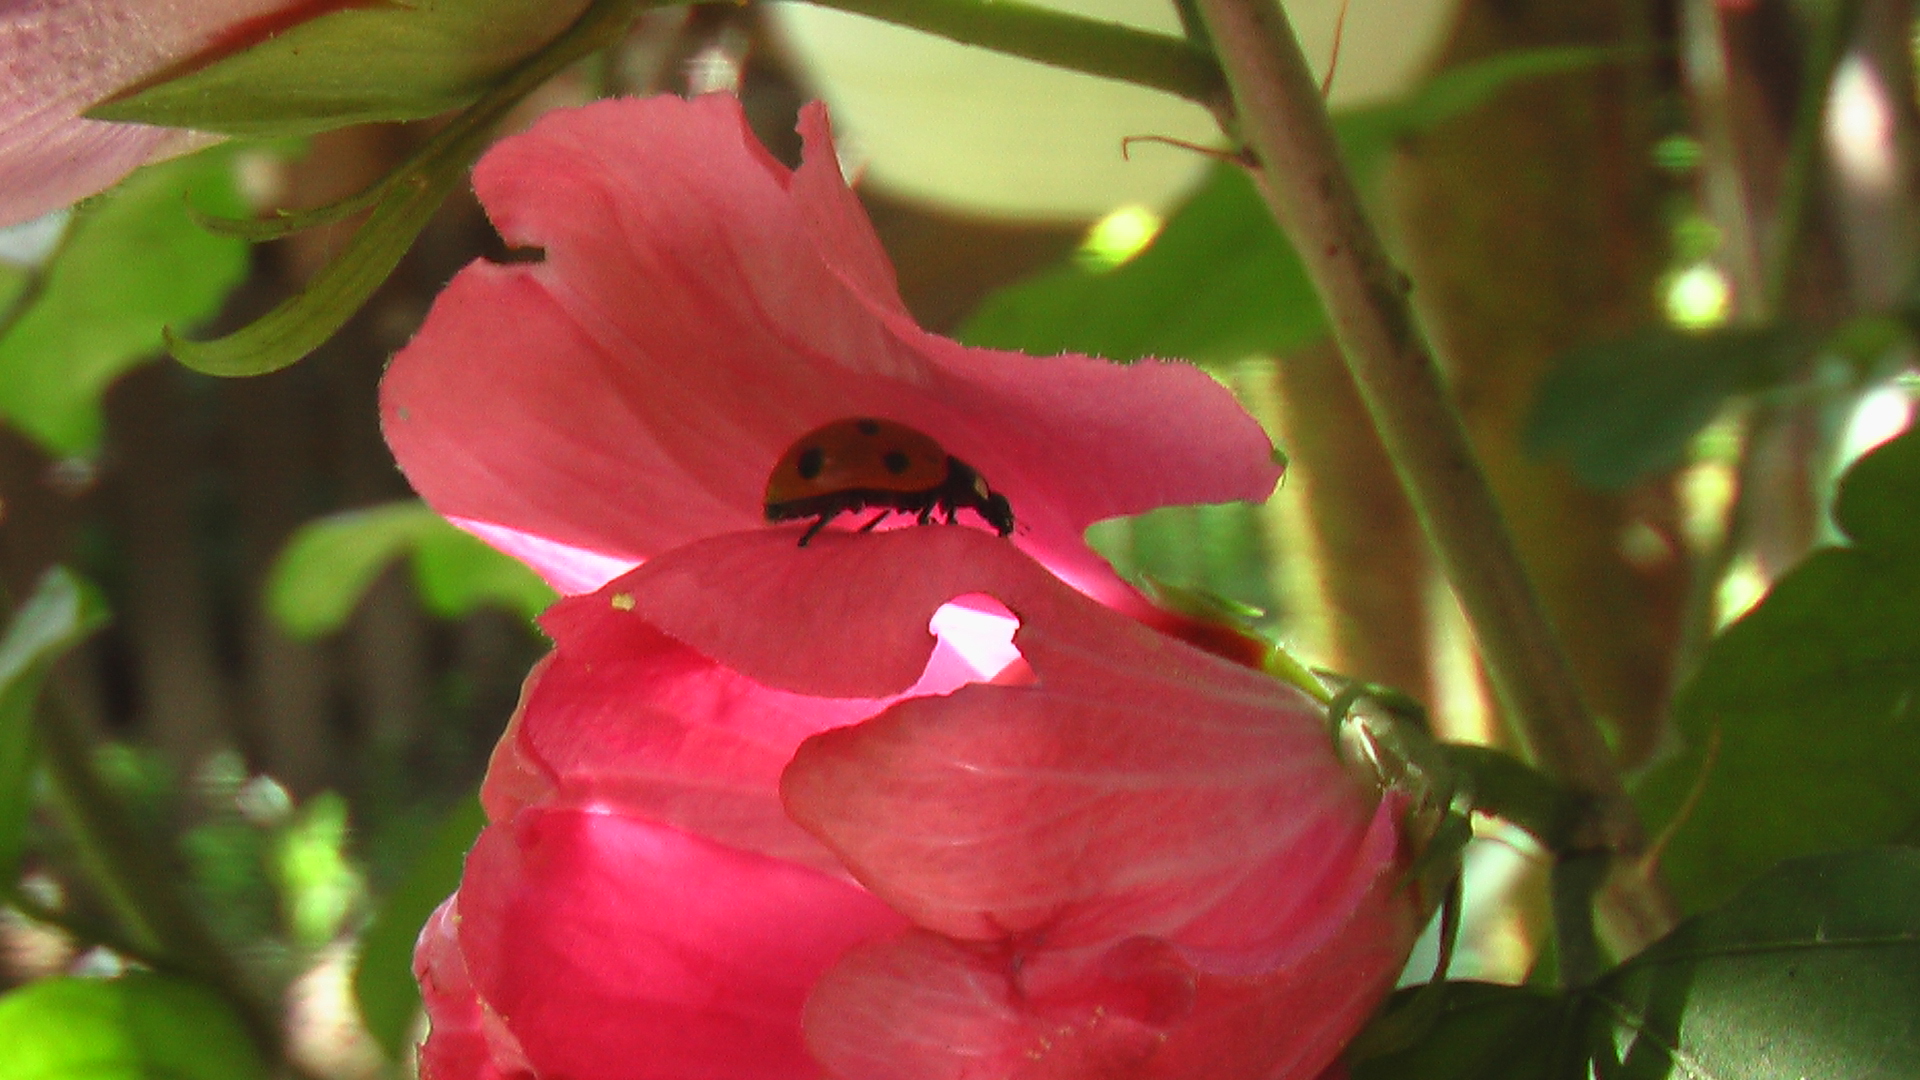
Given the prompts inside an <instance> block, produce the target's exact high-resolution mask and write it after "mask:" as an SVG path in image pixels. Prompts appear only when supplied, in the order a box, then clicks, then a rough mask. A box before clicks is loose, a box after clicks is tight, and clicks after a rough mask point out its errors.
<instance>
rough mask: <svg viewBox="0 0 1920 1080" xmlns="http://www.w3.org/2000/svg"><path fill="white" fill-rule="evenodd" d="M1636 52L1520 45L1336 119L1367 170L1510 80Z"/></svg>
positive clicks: (1355, 162)
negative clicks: (1401, 144) (1400, 144)
mask: <svg viewBox="0 0 1920 1080" xmlns="http://www.w3.org/2000/svg"><path fill="white" fill-rule="evenodd" d="M1635 55H1636V51H1635V50H1632V49H1623V48H1618V47H1613V46H1594V45H1558V46H1549V47H1546V48H1540V49H1517V50H1515V51H1513V52H1509V53H1503V54H1501V55H1499V56H1494V57H1491V58H1489V59H1486V60H1481V61H1477V62H1475V63H1471V64H1462V65H1460V66H1458V67H1454V68H1449V69H1448V70H1446V71H1443V72H1441V73H1439V74H1438V75H1435V76H1434V77H1433V78H1431V79H1428V80H1427V81H1426V82H1425V83H1422V84H1421V85H1420V86H1419V87H1418V88H1416V89H1415V90H1414V91H1413V93H1411V94H1408V95H1407V96H1406V97H1403V98H1401V99H1400V100H1398V101H1390V102H1386V103H1384V104H1381V105H1373V106H1368V107H1366V108H1362V109H1352V110H1348V111H1345V112H1342V113H1341V114H1340V115H1339V116H1338V117H1336V118H1335V119H1334V125H1335V128H1336V129H1337V130H1338V132H1339V135H1340V143H1341V147H1342V149H1343V150H1344V151H1345V153H1346V156H1347V161H1348V164H1349V166H1350V167H1352V168H1353V170H1354V171H1355V172H1357V173H1360V174H1362V175H1366V174H1368V173H1369V172H1370V171H1371V170H1372V169H1374V168H1375V167H1377V166H1378V165H1379V163H1380V158H1381V156H1382V155H1383V154H1384V153H1385V152H1386V151H1387V150H1389V149H1390V148H1391V147H1392V146H1393V144H1394V143H1395V142H1397V141H1398V140H1400V139H1404V138H1406V137H1408V136H1410V135H1417V134H1419V133H1420V132H1423V131H1426V130H1429V129H1430V128H1433V127H1436V126H1438V125H1439V124H1441V123H1443V122H1445V121H1447V120H1451V119H1453V118H1454V117H1457V116H1464V115H1466V114H1467V113H1470V112H1472V111H1473V110H1475V109H1477V108H1479V107H1480V106H1482V105H1485V104H1486V103H1487V102H1489V101H1491V100H1492V99H1493V97H1494V96H1495V95H1496V94H1498V93H1499V92H1500V91H1502V90H1505V89H1506V88H1508V87H1510V86H1513V85H1516V84H1518V83H1523V82H1527V81H1529V80H1532V79H1539V78H1546V77H1548V76H1553V75H1571V74H1574V73H1576V72H1581V71H1589V70H1592V69H1594V68H1597V67H1602V66H1604V65H1607V64H1618V63H1623V62H1625V61H1627V60H1629V59H1632V58H1633V57H1634V56H1635Z"/></svg>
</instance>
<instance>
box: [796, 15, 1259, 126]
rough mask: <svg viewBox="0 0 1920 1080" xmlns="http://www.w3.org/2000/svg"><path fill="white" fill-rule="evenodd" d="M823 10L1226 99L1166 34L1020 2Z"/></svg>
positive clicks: (1211, 73) (1211, 68)
mask: <svg viewBox="0 0 1920 1080" xmlns="http://www.w3.org/2000/svg"><path fill="white" fill-rule="evenodd" d="M813 3H815V4H817V5H819V6H820V7H828V8H834V9H836V10H839V11H847V12H852V13H853V14H855V15H866V16H868V17H870V18H875V19H879V20H881V21H883V22H890V23H895V24H897V25H900V26H907V27H911V28H913V29H915V30H924V31H926V32H927V33H929V34H935V35H937V36H939V37H943V38H947V39H949V40H952V41H957V42H960V43H961V44H963V45H978V46H980V47H981V48H985V49H993V50H995V51H996V52H1003V53H1009V54H1011V55H1013V56H1021V57H1025V58H1026V59H1028V60H1038V61H1039V62H1041V63H1043V64H1051V65H1053V66H1054V67H1061V68H1066V69H1068V70H1070V71H1081V72H1085V73H1087V74H1089V75H1099V76H1101V77H1103V78H1108V79H1119V80H1121V81H1122V82H1130V83H1135V84H1138V85H1140V86H1145V87H1150V88H1152V89H1154V90H1164V91H1166V92H1167V93H1169V94H1175V95H1178V96H1180V97H1183V98H1188V99H1190V100H1192V101H1197V102H1199V103H1200V104H1202V105H1205V106H1207V107H1208V108H1213V107H1215V106H1217V105H1220V104H1221V103H1222V102H1223V101H1224V100H1225V98H1226V83H1225V81H1224V80H1223V79H1222V78H1221V75H1220V68H1219V67H1218V65H1216V64H1215V63H1214V62H1213V58H1212V57H1210V56H1208V55H1207V53H1206V51H1205V50H1204V49H1201V48H1198V47H1196V46H1195V45H1194V44H1193V43H1192V42H1189V41H1186V40H1183V39H1181V38H1177V37H1172V36H1170V35H1167V34H1156V33H1154V32H1152V31H1150V30H1141V29H1138V28H1137V27H1132V26H1127V25H1125V24H1123V23H1117V22H1109V21H1106V20H1102V19H1089V18H1086V17H1085V16H1081V15H1071V14H1068V13H1066V12H1063V11H1053V10H1050V9H1048V8H1043V7H1039V6H1036V5H1032V4H1025V3H1020V2H1019V0H813Z"/></svg>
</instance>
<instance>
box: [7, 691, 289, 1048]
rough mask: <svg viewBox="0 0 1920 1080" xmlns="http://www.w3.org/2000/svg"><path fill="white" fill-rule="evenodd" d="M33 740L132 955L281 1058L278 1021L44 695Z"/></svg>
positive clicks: (74, 726)
mask: <svg viewBox="0 0 1920 1080" xmlns="http://www.w3.org/2000/svg"><path fill="white" fill-rule="evenodd" d="M37 715H38V720H39V724H38V727H37V734H38V735H39V739H40V747H41V754H42V762H43V764H44V766H45V768H46V770H47V777H48V780H49V781H50V786H51V788H52V794H53V802H54V806H55V808H56V809H57V810H58V811H59V814H60V817H61V819H62V821H63V822H64V823H65V825H66V827H67V831H68V833H69V834H70V835H71V836H72V838H73V841H74V845H75V847H76V848H77V849H78V850H79V854H80V860H81V863H82V865H83V866H84V867H85V868H86V871H87V873H88V875H89V876H90V877H91V878H92V879H93V881H94V883H95V885H96V886H98V887H99V889H100V891H101V893H102V894H103V895H104V896H105V897H106V899H107V901H108V903H109V904H110V905H111V906H112V908H113V910H114V912H115V913H116V914H117V915H118V916H119V918H120V920H121V922H122V923H123V924H124V925H125V927H126V928H127V936H128V938H129V939H130V942H131V945H132V947H133V949H134V950H135V955H138V956H144V957H147V958H149V959H150V960H151V962H152V963H153V964H154V966H155V967H157V968H162V969H170V970H173V971H176V972H179V973H181V974H184V975H189V976H192V977H194V978H197V979H199V980H201V981H203V982H205V983H207V984H208V985H209V986H212V987H213V988H214V989H215V990H217V991H219V992H220V993H221V995H222V996H224V997H225V998H226V999H227V1000H228V1001H229V1002H230V1003H232V1004H233V1006H234V1007H235V1008H236V1009H237V1010H238V1011H239V1013H240V1015H241V1016H242V1018H243V1019H244V1020H245V1021H246V1023H247V1027H248V1029H249V1030H250V1031H251V1032H252V1034H253V1036H254V1039H255V1040H256V1041H257V1042H258V1043H259V1045H260V1047H261V1049H262V1050H263V1051H264V1052H265V1053H266V1055H267V1056H268V1057H269V1058H271V1059H275V1060H278V1059H279V1058H280V1056H281V1037H280V1026H279V1022H278V1019H277V1016H276V1014H275V1012H274V1010H273V1009H272V1008H270V1007H269V1006H268V1005H267V1003H266V1002H264V1001H262V1000H261V998H260V996H259V995H258V994H257V993H256V992H255V990H254V988H253V987H252V986H251V985H249V984H248V983H247V981H246V980H245V978H244V977H243V976H242V974H241V971H240V965H239V964H237V963H236V962H235V961H234V960H233V958H232V957H231V956H230V955H228V953H227V952H226V950H225V949H224V948H222V947H221V945H220V943H219V941H218V940H217V939H216V938H215V937H214V935H213V932H212V931H211V930H210V929H208V927H207V925H206V923H205V922H204V921H202V920H201V918H200V917H199V915H198V914H197V913H196V912H195V910H194V908H193V905H192V902H191V901H190V900H189V899H188V898H187V896H186V894H185V893H184V892H183V891H182V890H181V889H180V887H179V880H180V878H179V875H178V874H177V873H176V872H174V871H173V870H172V869H171V868H170V867H169V866H168V865H167V861H166V859H165V858H164V857H163V856H162V855H161V854H160V853H159V852H158V851H156V850H155V848H154V846H153V844H152V843H151V841H149V839H148V838H147V837H146V836H145V835H143V834H142V833H141V831H140V829H139V828H138V827H137V826H136V825H135V824H134V822H133V818H132V816H131V815H130V814H129V813H128V812H127V809H126V807H125V806H123V805H121V803H120V801H119V800H118V799H117V798H115V797H114V795H113V793H112V791H111V790H110V789H109V787H108V785H107V783H106V781H105V780H104V779H103V778H102V777H101V776H100V774H99V772H98V771H97V770H96V769H95V767H94V762H93V755H92V753H91V748H90V746H89V745H88V740H87V737H86V735H85V734H84V733H83V732H82V731H81V730H80V725H79V723H78V722H77V721H76V720H75V719H74V717H73V715H72V713H71V712H70V711H69V710H68V709H66V708H65V707H63V706H62V705H61V703H60V702H59V701H58V699H57V698H53V697H49V698H48V699H47V700H45V701H44V702H43V704H42V707H41V709H40V710H39V712H38V714H37Z"/></svg>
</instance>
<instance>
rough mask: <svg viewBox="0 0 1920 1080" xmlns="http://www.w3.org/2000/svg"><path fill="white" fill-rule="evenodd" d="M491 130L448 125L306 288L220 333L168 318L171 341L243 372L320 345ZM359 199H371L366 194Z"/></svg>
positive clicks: (408, 243) (206, 361) (193, 355)
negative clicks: (185, 333)
mask: <svg viewBox="0 0 1920 1080" xmlns="http://www.w3.org/2000/svg"><path fill="white" fill-rule="evenodd" d="M450 133H452V134H450ZM486 137H487V129H486V127H484V126H480V127H448V128H447V129H446V130H444V131H442V132H441V133H440V135H438V136H436V137H435V139H434V141H433V142H432V143H430V144H429V147H428V150H427V152H426V153H424V154H422V155H421V156H420V157H418V158H415V159H414V160H413V161H411V162H409V163H408V164H407V165H405V166H403V167H402V168H400V169H399V170H398V171H396V172H395V173H394V174H393V176H392V177H390V178H389V179H388V180H386V181H385V182H383V185H382V186H383V188H384V190H383V192H382V194H381V196H380V198H379V201H378V205H376V206H375V207H374V211H373V213H372V214H371V215H369V216H368V217H367V220H366V222H365V223H364V224H362V225H361V226H360V228H359V229H358V230H357V231H355V232H354V234H353V239H351V240H349V241H347V245H346V247H345V248H343V249H342V250H341V251H340V253H339V254H338V255H336V256H334V258H333V261H332V262H329V263H328V264H327V265H326V266H325V267H324V268H322V269H321V271H320V272H319V273H318V274H315V275H314V276H313V279H312V280H311V281H309V282H308V283H307V286H306V288H304V289H302V290H301V291H300V292H299V293H298V294H296V295H295V296H293V297H292V298H291V299H288V300H286V301H284V302H283V303H281V304H280V306H278V307H276V308H274V309H273V310H272V311H270V312H268V313H267V314H265V315H263V316H261V317H260V318H258V319H256V320H254V321H253V322H251V323H249V324H247V325H246V326H245V327H242V328H241V329H239V330H236V331H234V332H233V333H231V334H228V335H227V336H225V337H223V338H219V339H217V340H214V341H190V340H187V339H186V338H183V337H181V336H179V334H177V333H175V331H174V329H173V328H172V327H171V326H169V327H168V328H167V330H166V334H165V338H166V345H167V349H168V350H169V351H170V352H172V353H173V355H174V358H175V359H177V360H179V361H180V362H181V363H182V364H185V365H186V366H187V367H190V368H192V369H193V370H195V371H199V372H203V373H205V374H208V375H221V376H240V375H264V374H266V373H268V372H271V371H278V370H280V369H281V368H283V367H286V366H288V365H289V364H293V363H295V362H296V361H298V360H300V359H301V358H302V357H304V356H306V355H307V354H308V353H310V352H312V351H313V350H315V349H317V348H319V347H320V346H321V344H323V343H324V342H325V341H326V340H327V339H328V338H330V337H332V336H333V334H334V332H335V331H336V330H339V329H340V327H341V326H343V325H345V324H346V321H347V320H348V319H350V318H352V317H353V314H354V312H356V311H359V310H360V307H361V305H363V304H365V303H366V301H367V297H369V296H372V295H373V291H374V290H375V289H377V288H379V287H380V284H381V283H382V282H384V281H386V280H387V275H389V274H391V273H393V268H394V267H396V266H398V265H400V260H401V258H402V257H403V256H405V255H406V253H407V249H408V248H410V247H412V246H413V241H414V238H415V237H417V236H419V235H420V230H422V229H424V228H426V227H427V222H428V221H429V220H430V219H432V217H433V215H434V214H435V212H437V211H438V210H439V209H440V204H441V203H442V202H444V201H445V200H446V197H447V196H448V194H450V193H451V192H452V191H453V189H454V188H456V187H458V186H459V185H460V183H461V182H462V180H463V179H464V178H465V177H466V174H467V166H469V165H470V164H472V162H473V159H474V158H475V157H477V156H478V155H479V153H480V150H481V148H482V147H483V146H484V145H485V141H486ZM355 200H356V201H366V200H365V197H364V196H356V197H355ZM270 220H271V219H270ZM208 235H212V234H211V233H209V234H208ZM227 242H229V243H231V242H232V241H230V240H229V241H227Z"/></svg>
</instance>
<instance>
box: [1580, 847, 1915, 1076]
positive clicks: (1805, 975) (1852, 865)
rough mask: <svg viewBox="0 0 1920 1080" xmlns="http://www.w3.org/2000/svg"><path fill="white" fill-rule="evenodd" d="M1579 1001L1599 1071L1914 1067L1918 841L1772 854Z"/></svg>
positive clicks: (1902, 1072)
mask: <svg viewBox="0 0 1920 1080" xmlns="http://www.w3.org/2000/svg"><path fill="white" fill-rule="evenodd" d="M1588 999H1589V1003H1590V1004H1589V1008H1590V1011H1591V1015H1592V1017H1593V1020H1594V1026H1593V1042H1594V1045H1593V1049H1594V1052H1595V1053H1596V1055H1597V1056H1599V1057H1600V1059H1601V1061H1600V1064H1601V1067H1600V1069H1599V1075H1601V1076H1629V1077H1641V1076H1645V1077H1669V1076H1673V1077H1776V1076H1777V1077H1792V1078H1796V1080H1797V1078H1803V1077H1804V1078H1808V1080H1907V1078H1910V1077H1914V1076H1920V852H1916V851H1913V850H1910V849H1888V850H1881V851H1872V852H1860V853H1854V854H1849V855H1828V856H1821V857H1818V858H1810V859H1799V860H1795V861H1793V862H1789V863H1786V864H1784V865H1782V866H1779V867H1777V868H1776V869H1774V870H1773V871H1772V872H1771V873H1769V874H1767V875H1766V876H1765V877H1764V878H1762V879H1760V880H1759V881H1757V882H1755V883H1754V885H1753V886H1752V887H1750V888H1748V889H1747V890H1746V891H1744V892H1742V893H1741V894H1740V895H1739V896H1738V897H1736V898H1735V899H1734V900H1733V901H1732V902H1731V903H1729V904H1728V905H1727V906H1726V907H1724V908H1722V909H1720V910H1718V911H1714V912H1711V913H1709V914H1706V915H1702V916H1699V917H1697V918H1694V919H1692V920H1689V921H1688V922H1687V923H1685V924H1683V925H1682V926H1681V927H1680V928H1679V929H1678V930H1676V931H1674V932H1673V933H1672V934H1670V935H1668V936H1667V937H1666V938H1664V939H1662V940H1660V941H1658V942H1656V943H1655V944H1654V945H1652V946H1651V947H1649V948H1648V949H1647V950H1646V951H1645V952H1643V953H1641V954H1640V955H1639V956H1637V957H1635V958H1634V959H1633V960H1631V961H1629V962H1628V963H1627V964H1625V965H1623V966H1622V967H1621V968H1620V969H1619V970H1617V971H1616V972H1615V973H1613V974H1612V975H1610V976H1608V977H1607V978H1606V979H1604V980H1602V981H1601V982H1600V983H1599V984H1598V985H1597V986H1595V987H1594V988H1593V990H1592V991H1591V992H1590V993H1589V995H1588ZM1583 1075H1584V1074H1583Z"/></svg>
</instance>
